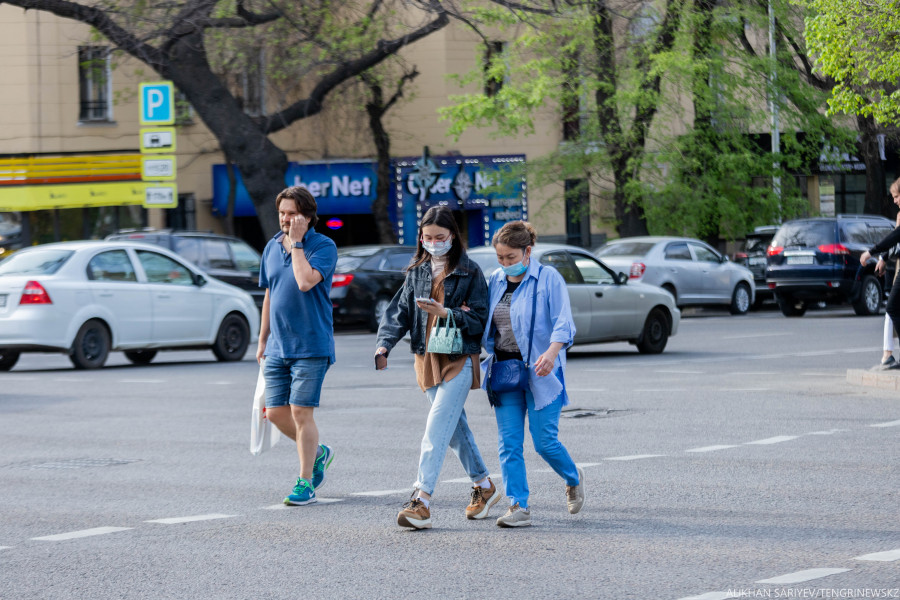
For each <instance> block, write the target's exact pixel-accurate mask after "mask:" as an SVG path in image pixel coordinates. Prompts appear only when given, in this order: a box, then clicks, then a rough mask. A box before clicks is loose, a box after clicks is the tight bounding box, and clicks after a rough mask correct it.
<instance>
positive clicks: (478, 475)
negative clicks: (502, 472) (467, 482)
mask: <svg viewBox="0 0 900 600" xmlns="http://www.w3.org/2000/svg"><path fill="white" fill-rule="evenodd" d="M470 387H472V359H471V358H467V359H466V364H465V366H464V367H463V370H462V371H461V372H460V374H459V375H457V376H456V377H454V378H453V379H451V380H450V381H444V382H442V383H441V384H440V385H436V386H434V387H431V388H428V389H427V390H425V396H426V397H427V398H428V401H429V402H430V403H431V410H430V411H429V412H428V421H427V422H426V423H425V435H424V436H423V437H422V453H421V454H420V455H419V475H418V480H417V481H416V483H415V487H416V488H417V489H419V490H421V491H423V492H425V493H427V494H428V495H431V494H433V493H434V487H435V486H436V485H437V479H438V477H439V476H440V474H441V467H442V466H443V464H444V456H446V454H447V446H449V447H450V449H451V450H453V453H454V454H456V457H457V458H459V462H461V463H462V466H463V468H464V469H465V470H466V474H467V475H468V476H469V478H470V479H471V480H472V482H473V483H474V482H476V481H481V480H482V479H484V478H485V477H487V476H488V470H487V467H486V466H485V465H484V460H483V459H482V458H481V452H479V451H478V446H477V445H475V437H474V436H473V435H472V430H470V429H469V423H468V421H466V411H465V410H464V409H463V405H464V404H465V403H466V398H467V397H468V395H469V388H470Z"/></svg>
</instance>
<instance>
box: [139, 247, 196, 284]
mask: <svg viewBox="0 0 900 600" xmlns="http://www.w3.org/2000/svg"><path fill="white" fill-rule="evenodd" d="M137 255H138V259H139V260H140V261H141V266H142V267H144V273H146V275H147V282H148V283H171V284H174V285H193V283H194V278H193V277H191V272H190V271H188V270H187V267H185V266H184V265H182V264H180V263H177V262H175V261H174V260H172V259H171V258H169V257H168V256H163V255H162V254H157V253H156V252H149V251H147V250H138V251H137Z"/></svg>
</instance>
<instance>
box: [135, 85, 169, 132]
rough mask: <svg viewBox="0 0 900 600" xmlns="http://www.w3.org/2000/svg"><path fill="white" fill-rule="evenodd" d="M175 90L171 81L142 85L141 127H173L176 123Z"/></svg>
mask: <svg viewBox="0 0 900 600" xmlns="http://www.w3.org/2000/svg"><path fill="white" fill-rule="evenodd" d="M174 96H175V90H174V86H173V85H172V82H171V81H160V82H156V83H142V84H141V85H140V105H141V125H172V124H173V123H174V122H175V101H174Z"/></svg>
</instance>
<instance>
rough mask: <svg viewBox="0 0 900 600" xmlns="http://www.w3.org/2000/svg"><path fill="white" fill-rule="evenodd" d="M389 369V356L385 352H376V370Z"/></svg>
mask: <svg viewBox="0 0 900 600" xmlns="http://www.w3.org/2000/svg"><path fill="white" fill-rule="evenodd" d="M385 369H387V356H385V355H384V354H376V355H375V370H376V371H384V370H385Z"/></svg>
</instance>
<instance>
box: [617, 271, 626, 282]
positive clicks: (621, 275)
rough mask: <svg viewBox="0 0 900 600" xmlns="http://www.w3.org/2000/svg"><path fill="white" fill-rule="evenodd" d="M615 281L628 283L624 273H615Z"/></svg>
mask: <svg viewBox="0 0 900 600" xmlns="http://www.w3.org/2000/svg"><path fill="white" fill-rule="evenodd" d="M616 283H618V284H619V285H625V284H626V283H628V275H626V274H625V273H616Z"/></svg>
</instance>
